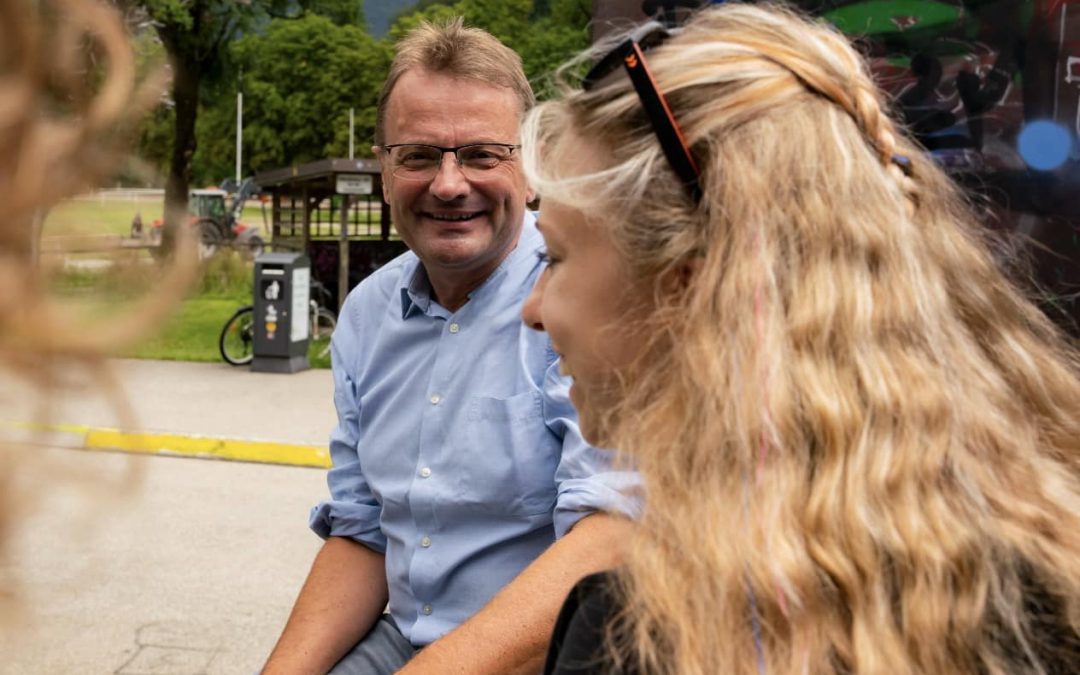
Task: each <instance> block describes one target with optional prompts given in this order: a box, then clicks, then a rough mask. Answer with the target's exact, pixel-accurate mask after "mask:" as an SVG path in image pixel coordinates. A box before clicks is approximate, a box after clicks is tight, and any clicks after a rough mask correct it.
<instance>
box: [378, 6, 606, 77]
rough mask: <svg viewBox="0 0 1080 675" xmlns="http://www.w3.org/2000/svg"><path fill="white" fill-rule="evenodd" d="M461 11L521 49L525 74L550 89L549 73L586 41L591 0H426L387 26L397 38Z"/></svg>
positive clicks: (582, 46)
mask: <svg viewBox="0 0 1080 675" xmlns="http://www.w3.org/2000/svg"><path fill="white" fill-rule="evenodd" d="M453 16H463V17H465V21H466V23H468V24H469V25H471V26H477V27H479V28H483V29H484V30H486V31H488V32H489V33H491V34H492V35H494V36H495V37H497V38H499V39H500V40H501V41H502V42H503V43H504V44H506V45H507V46H508V47H510V48H512V49H514V50H515V51H517V52H518V54H520V55H521V60H522V63H523V67H524V70H525V75H526V76H527V77H528V78H529V81H530V82H531V83H532V84H533V88H534V89H535V90H536V92H537V95H538V96H540V97H543V96H545V95H546V94H547V93H548V92H549V91H550V87H549V86H548V84H547V82H548V77H547V76H548V75H549V74H550V73H551V72H552V71H553V70H554V69H555V68H556V67H557V66H558V65H560V64H561V63H562V62H564V61H566V60H567V59H569V58H570V57H571V56H573V55H574V54H576V53H578V52H579V51H581V50H582V49H585V48H586V47H588V46H589V29H588V25H589V20H590V17H591V16H592V3H591V0H536V1H535V2H534V0H457V1H456V2H450V1H448V0H427V1H426V2H421V4H420V5H418V8H417V10H416V11H414V12H411V13H408V14H404V15H402V16H401V17H399V18H398V20H397V21H396V22H395V23H394V25H393V26H392V27H391V29H390V35H391V37H392V38H393V39H395V40H396V39H398V38H400V37H401V36H403V35H404V34H405V33H407V32H408V31H409V30H411V29H412V28H414V27H415V26H417V25H418V24H419V23H420V22H421V21H432V22H439V21H444V20H446V19H447V18H449V17H453Z"/></svg>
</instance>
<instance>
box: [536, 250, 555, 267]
mask: <svg viewBox="0 0 1080 675" xmlns="http://www.w3.org/2000/svg"><path fill="white" fill-rule="evenodd" d="M536 257H537V258H539V259H540V262H542V263H544V264H545V265H547V266H548V267H551V266H552V265H554V264H555V263H557V262H559V259H558V258H555V257H553V256H552V255H551V254H550V253H548V252H547V251H546V250H544V251H537V252H536Z"/></svg>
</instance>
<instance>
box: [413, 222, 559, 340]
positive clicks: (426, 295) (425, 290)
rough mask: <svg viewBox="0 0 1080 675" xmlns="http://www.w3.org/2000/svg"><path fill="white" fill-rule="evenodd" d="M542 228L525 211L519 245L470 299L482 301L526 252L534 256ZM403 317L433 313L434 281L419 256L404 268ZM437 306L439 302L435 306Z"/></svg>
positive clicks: (477, 288) (471, 294)
mask: <svg viewBox="0 0 1080 675" xmlns="http://www.w3.org/2000/svg"><path fill="white" fill-rule="evenodd" d="M540 242H541V240H540V231H539V230H537V229H536V214H535V213H533V212H532V211H526V212H525V218H524V222H523V224H522V227H521V236H520V237H518V242H517V245H516V246H515V247H514V250H512V251H510V255H508V256H506V259H505V260H503V261H502V262H501V263H500V264H499V266H498V267H497V268H495V271H494V272H492V273H491V274H490V275H489V276H488V278H487V279H485V280H484V282H483V283H482V284H480V285H479V286H477V287H476V288H474V289H473V290H472V292H470V293H469V300H473V299H476V300H483V299H484V298H485V297H487V296H488V295H490V294H491V293H493V292H494V289H497V288H498V287H499V283H500V280H501V279H502V278H503V277H505V276H506V273H507V270H508V269H509V268H510V267H511V266H513V265H515V264H516V263H517V261H518V260H519V259H520V258H521V257H522V256H526V255H532V254H533V252H534V251H535V250H536V249H537V247H538V246H539V243H540ZM400 292H401V318H402V320H405V319H408V318H409V317H410V316H414V315H416V314H430V313H431V312H432V305H435V303H434V302H433V301H432V299H431V281H430V280H429V279H428V275H427V270H425V269H424V265H423V263H421V262H420V259H419V258H417V257H415V256H413V259H412V260H411V261H410V263H409V264H408V265H406V266H405V268H404V269H403V270H402V274H401V286H400ZM435 306H436V307H438V305H435Z"/></svg>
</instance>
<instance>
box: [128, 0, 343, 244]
mask: <svg viewBox="0 0 1080 675" xmlns="http://www.w3.org/2000/svg"><path fill="white" fill-rule="evenodd" d="M116 2H117V3H118V4H119V5H120V6H121V7H122V8H124V9H125V10H127V13H129V14H130V13H133V12H144V13H145V15H146V16H147V17H148V18H149V19H150V20H151V21H152V22H153V26H154V29H155V30H156V32H157V35H158V37H159V38H160V40H161V43H162V45H163V46H164V47H165V51H166V52H167V53H168V55H169V62H170V66H171V68H172V76H173V82H172V100H173V104H174V108H173V113H174V128H173V139H172V149H171V153H170V157H169V167H168V168H169V172H168V178H167V179H166V182H165V222H166V230H165V236H166V238H167V240H168V239H170V238H171V237H172V234H173V232H174V231H175V228H176V227H177V225H178V222H179V214H182V213H183V212H184V211H185V210H186V208H187V193H188V186H189V185H190V182H191V170H192V160H193V158H194V156H195V150H196V145H197V144H196V133H195V132H196V121H197V118H198V111H199V103H200V100H201V94H202V92H203V89H204V85H205V84H207V82H208V81H212V80H213V79H215V78H216V77H219V76H220V75H221V74H222V73H223V72H225V70H226V68H225V62H224V58H223V57H224V55H225V48H226V45H227V44H228V43H229V41H231V40H233V39H235V38H236V37H237V36H239V35H242V34H244V33H246V32H249V31H253V30H256V29H257V28H258V27H259V26H260V25H264V24H265V23H266V22H267V21H269V20H270V19H272V18H274V17H282V18H284V17H295V16H299V15H300V14H301V13H302V11H303V10H304V9H306V8H308V7H312V8H314V9H316V10H317V9H319V8H322V9H324V10H326V11H330V12H332V13H335V14H336V15H337V17H338V18H340V19H346V20H347V19H348V18H349V17H350V16H352V17H353V18H354V20H355V19H361V20H362V10H361V6H362V5H361V2H362V0H299V2H292V1H291V0H116ZM350 5H351V6H352V7H353V8H355V10H354V11H350V9H349V7H350Z"/></svg>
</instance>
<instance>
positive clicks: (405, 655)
mask: <svg viewBox="0 0 1080 675" xmlns="http://www.w3.org/2000/svg"><path fill="white" fill-rule="evenodd" d="M417 651H418V650H417V648H416V647H413V646H412V644H410V643H409V641H408V640H406V639H405V636H404V635H402V634H401V631H400V630H398V627H397V624H396V623H394V620H393V619H392V618H390V615H389V614H383V615H382V617H381V618H380V619H379V620H378V621H376V622H375V625H374V626H373V627H372V629H371V631H370V632H369V633H368V634H367V635H365V636H364V639H363V640H361V641H360V642H358V643H357V644H356V646H355V647H353V648H352V651H350V652H349V653H348V654H346V655H345V656H343V657H341V660H340V661H338V662H337V664H336V665H335V666H334V667H333V668H331V669H330V672H329V673H328V675H394V673H395V672H397V671H398V670H399V669H400V668H401V667H403V666H404V665H405V664H406V663H407V662H408V660H409V659H411V658H412V657H413V654H415V653H416V652H417Z"/></svg>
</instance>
